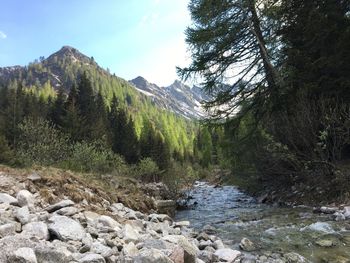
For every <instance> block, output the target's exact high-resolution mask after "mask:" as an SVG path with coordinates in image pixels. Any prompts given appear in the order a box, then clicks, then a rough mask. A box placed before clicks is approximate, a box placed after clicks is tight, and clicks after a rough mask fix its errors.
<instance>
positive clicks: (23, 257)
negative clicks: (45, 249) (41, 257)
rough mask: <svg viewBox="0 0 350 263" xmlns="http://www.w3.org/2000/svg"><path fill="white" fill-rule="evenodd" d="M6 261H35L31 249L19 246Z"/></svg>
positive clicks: (29, 262) (24, 262) (35, 262)
mask: <svg viewBox="0 0 350 263" xmlns="http://www.w3.org/2000/svg"><path fill="white" fill-rule="evenodd" d="M7 262H8V263H37V262H38V261H37V260H36V256H35V253H34V251H33V249H31V248H29V247H21V248H19V249H17V250H16V251H14V252H13V253H12V254H11V255H10V256H9V257H8V260H7Z"/></svg>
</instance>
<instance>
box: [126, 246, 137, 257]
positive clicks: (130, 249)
mask: <svg viewBox="0 0 350 263" xmlns="http://www.w3.org/2000/svg"><path fill="white" fill-rule="evenodd" d="M123 252H124V255H125V256H129V257H134V256H136V255H137V254H138V253H139V250H138V249H137V247H136V246H135V244H134V243H133V242H130V243H128V244H126V245H125V246H124V247H123Z"/></svg>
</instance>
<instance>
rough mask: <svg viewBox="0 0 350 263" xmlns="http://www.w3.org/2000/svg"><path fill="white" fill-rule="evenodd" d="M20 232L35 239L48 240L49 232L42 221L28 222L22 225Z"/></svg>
mask: <svg viewBox="0 0 350 263" xmlns="http://www.w3.org/2000/svg"><path fill="white" fill-rule="evenodd" d="M22 230H23V231H22V234H24V235H26V236H28V237H36V238H37V239H43V240H49V238H50V234H49V230H48V228H47V225H46V224H45V223H44V222H30V223H28V224H26V225H24V226H23V228H22Z"/></svg>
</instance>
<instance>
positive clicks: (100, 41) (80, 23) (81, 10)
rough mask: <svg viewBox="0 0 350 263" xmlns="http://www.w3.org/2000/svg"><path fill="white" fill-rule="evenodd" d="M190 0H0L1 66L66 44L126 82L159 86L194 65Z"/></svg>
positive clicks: (23, 61)
mask: <svg viewBox="0 0 350 263" xmlns="http://www.w3.org/2000/svg"><path fill="white" fill-rule="evenodd" d="M188 1H189V0H30V1H27V0H1V1H0V67H3V66H13V65H22V66H24V65H27V64H28V63H29V62H32V61H34V60H35V59H38V58H39V57H40V56H44V57H48V56H49V55H51V54H52V53H54V52H56V51H58V50H59V49H60V48H61V47H62V46H65V45H69V46H72V47H75V48H77V49H78V50H79V51H80V52H82V53H83V54H85V55H87V56H89V57H90V56H93V57H94V59H95V61H96V62H97V63H98V64H99V65H100V66H102V67H103V68H109V69H110V71H111V72H112V73H115V74H116V75H117V76H120V77H122V78H124V79H126V80H130V79H133V78H135V77H137V76H143V77H145V78H146V79H147V80H148V81H150V82H152V83H156V84H158V85H161V86H168V85H170V84H171V83H172V82H173V81H174V80H175V79H177V78H178V76H177V75H176V69H175V67H176V66H186V65H188V64H189V63H190V55H189V53H188V52H187V51H186V50H187V47H186V44H185V40H184V39H185V35H184V31H185V29H186V27H187V26H189V25H190V23H191V19H190V14H189V11H188V9H187V5H188Z"/></svg>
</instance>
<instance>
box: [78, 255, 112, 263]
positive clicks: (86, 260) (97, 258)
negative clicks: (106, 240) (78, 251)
mask: <svg viewBox="0 0 350 263" xmlns="http://www.w3.org/2000/svg"><path fill="white" fill-rule="evenodd" d="M79 262H81V263H105V262H106V261H105V259H104V258H103V257H102V256H101V255H98V254H86V255H85V256H84V257H82V258H81V259H79Z"/></svg>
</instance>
